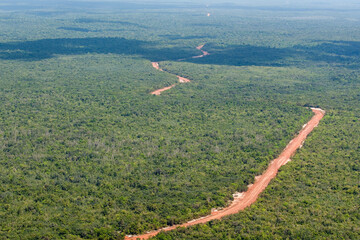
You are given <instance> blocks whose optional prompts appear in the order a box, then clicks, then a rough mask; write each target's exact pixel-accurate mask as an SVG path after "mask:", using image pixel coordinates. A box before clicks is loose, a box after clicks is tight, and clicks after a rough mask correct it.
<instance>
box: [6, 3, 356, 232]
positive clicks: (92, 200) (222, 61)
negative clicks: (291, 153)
mask: <svg viewBox="0 0 360 240" xmlns="http://www.w3.org/2000/svg"><path fill="white" fill-rule="evenodd" d="M62 10H63V9H58V10H53V12H46V11H43V12H42V13H41V14H40V13H39V12H37V11H35V10H27V11H19V12H7V11H4V12H0V20H1V21H0V29H1V35H0V69H1V73H0V99H1V101H2V104H0V143H1V144H0V222H1V224H0V238H1V239H7V238H10V239H40V238H41V239H122V238H123V237H124V235H125V234H138V233H141V232H146V231H148V230H152V229H157V228H161V227H164V226H166V225H173V224H177V223H181V222H185V221H187V220H189V219H193V218H196V217H199V216H202V215H206V214H208V213H209V212H210V210H211V209H212V208H216V207H222V206H225V205H226V204H227V203H228V201H229V200H231V199H232V193H234V192H235V191H244V190H245V189H246V187H247V185H248V184H250V183H251V182H252V181H253V180H254V176H256V175H259V174H261V172H262V171H263V170H264V169H265V168H266V167H267V165H268V163H269V162H270V161H271V160H272V159H273V158H274V157H276V156H277V155H278V154H279V153H280V151H281V150H282V149H283V148H284V147H285V146H286V144H287V143H288V142H289V141H290V139H291V138H292V137H293V136H294V135H295V134H296V133H297V132H298V131H299V130H300V129H301V126H302V125H303V124H304V123H306V122H307V121H308V119H309V118H310V117H311V116H312V113H311V111H310V110H309V109H307V108H305V107H304V106H306V107H308V106H321V107H322V108H325V109H326V110H327V111H328V115H327V116H326V118H325V120H324V121H323V122H322V123H321V125H320V126H319V128H317V129H316V131H315V132H314V133H313V134H312V135H311V138H310V139H309V141H307V142H306V144H305V145H304V148H303V149H302V150H301V151H300V152H299V154H298V155H296V156H295V158H294V159H293V160H294V161H293V162H292V163H290V164H289V165H287V166H286V167H285V168H284V171H282V172H281V173H280V174H279V178H278V179H276V180H275V181H274V182H273V183H272V184H271V186H270V188H269V189H268V190H267V191H266V192H265V193H264V194H263V195H262V197H261V199H260V200H259V202H258V203H256V204H255V205H253V206H252V207H251V208H249V209H248V210H246V211H245V212H243V213H240V214H237V215H234V216H231V217H228V218H227V219H226V220H224V221H221V222H219V221H215V222H211V223H209V224H206V225H200V226H196V227H194V228H191V229H180V230H178V231H175V232H171V233H162V234H160V235H159V236H158V237H157V238H159V239H174V238H175V239H176V238H178V239H184V238H188V239H190V238H200V239H236V238H271V237H273V238H287V237H288V238H316V237H319V238H337V237H344V238H358V235H356V234H357V232H359V231H358V226H359V225H360V224H359V215H358V211H356V210H358V208H356V206H358V204H357V203H358V202H357V201H358V199H359V197H358V196H359V186H358V184H356V181H357V180H356V176H358V175H359V159H358V157H359V154H358V148H357V147H358V146H359V127H358V124H357V123H358V119H359V116H358V113H359V109H358V103H359V100H360V99H359V79H360V78H359V70H358V66H359V64H358V54H359V53H358V43H357V42H356V41H354V40H355V39H358V37H359V35H360V33H359V32H358V31H355V30H354V29H357V28H356V26H357V25H356V24H355V23H353V22H351V21H349V20H346V19H343V20H342V21H338V22H334V21H332V20H331V19H330V20H329V19H327V20H321V21H315V22H311V23H312V24H311V25H310V24H309V21H308V20H306V18H305V20H304V19H301V17H300V18H299V19H292V18H291V17H289V16H292V14H293V12H291V13H287V12H285V13H282V14H283V16H277V14H278V13H277V12H272V11H269V12H267V17H268V18H266V19H267V20H266V21H264V16H263V11H256V10H254V11H244V10H241V9H235V10H229V9H222V10H218V13H217V16H216V17H214V18H212V17H211V18H207V17H206V16H205V15H204V16H203V15H202V14H199V13H197V12H194V11H193V10H192V9H186V8H185V9H171V10H169V9H167V10H159V12H158V11H153V10H146V9H143V10H137V11H134V10H131V11H130V10H126V11H125V10H124V11H121V12H120V13H116V12H110V13H107V14H104V13H100V12H99V13H98V14H96V15H95V14H93V12H92V10H91V11H90V10H89V9H87V11H89V12H83V13H80V12H70V11H68V10H67V11H64V12H62ZM45 13H48V14H45ZM50 13H51V14H50ZM298 14H299V15H301V16H302V14H305V15H306V13H298ZM333 14H335V13H333ZM336 14H338V15H337V16H338V17H339V18H341V17H345V16H344V15H343V14H342V13H336ZM305 17H306V16H305ZM346 17H349V16H346ZM284 19H287V21H286V22H284ZM314 29H315V30H319V31H316V32H315V31H314ZM349 29H351V35H349V34H348V32H349ZM205 42H209V43H211V44H207V45H205V50H208V51H209V52H210V53H212V55H210V56H208V57H207V58H203V59H192V58H191V56H193V55H198V54H199V51H198V50H196V49H195V47H196V46H198V45H200V44H203V43H205ZM179 58H186V59H185V60H184V61H182V62H179V61H174V60H176V59H179ZM159 60H169V61H167V62H161V67H163V68H164V69H166V70H167V71H169V72H171V73H174V74H179V75H181V76H184V77H188V78H190V79H191V80H192V82H191V83H190V84H181V85H180V84H177V85H176V87H175V88H173V89H171V90H169V91H166V92H164V93H162V95H161V96H160V97H159V96H153V95H150V94H149V93H150V92H151V91H153V90H155V89H158V88H161V87H164V86H168V85H171V84H174V83H176V82H177V79H176V77H175V76H174V75H172V74H169V73H166V72H160V71H156V70H155V69H153V68H152V67H151V64H150V61H159ZM170 60H171V61H170ZM215 64H216V65H215ZM344 117H345V118H344ZM319 150H322V152H323V153H324V154H320V151H319ZM349 206H350V207H349ZM294 216H297V217H296V218H295V217H294ZM185 236H186V237H185Z"/></svg>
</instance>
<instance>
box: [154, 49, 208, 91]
mask: <svg viewBox="0 0 360 240" xmlns="http://www.w3.org/2000/svg"><path fill="white" fill-rule="evenodd" d="M204 45H205V44H203V45H200V46H197V47H196V49H198V50H200V51H201V52H202V53H203V54H201V55H199V56H193V57H192V58H202V57H205V56H207V55H210V54H209V53H208V52H206V51H204V50H202V48H203V47H204ZM180 60H183V59H180ZM151 64H152V66H153V68H155V69H157V70H159V71H162V72H164V70H163V69H161V68H160V65H159V63H158V62H152V63H151ZM176 77H177V78H178V79H179V82H180V83H188V82H191V80H190V79H187V78H184V77H181V76H176ZM175 86H176V84H173V85H171V86H168V87H164V88H160V89H157V90H155V91H153V92H151V94H153V95H160V94H161V93H162V92H163V91H166V90H169V89H171V88H173V87H175Z"/></svg>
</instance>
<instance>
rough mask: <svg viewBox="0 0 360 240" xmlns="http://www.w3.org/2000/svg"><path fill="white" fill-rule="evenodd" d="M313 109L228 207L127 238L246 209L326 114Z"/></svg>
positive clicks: (155, 232)
mask: <svg viewBox="0 0 360 240" xmlns="http://www.w3.org/2000/svg"><path fill="white" fill-rule="evenodd" d="M311 110H312V111H313V113H314V116H313V117H312V118H311V119H310V121H309V122H308V123H307V124H305V125H304V126H303V129H302V130H301V131H300V132H299V134H298V135H297V136H296V137H295V138H293V139H292V140H291V141H290V143H289V144H288V145H287V146H286V147H285V149H284V150H283V151H282V153H281V154H280V155H279V157H278V158H276V159H274V160H273V161H272V162H271V163H270V165H269V167H268V168H267V169H266V170H265V172H264V173H263V174H262V175H260V176H257V177H255V182H254V184H252V185H249V186H248V190H247V191H246V192H243V193H239V194H234V200H233V201H232V203H231V204H230V205H229V206H228V207H226V208H224V209H222V210H219V211H214V212H212V213H211V214H210V215H207V216H205V217H201V218H199V219H194V220H191V221H189V222H187V223H184V224H179V225H174V226H171V227H166V228H162V229H159V230H155V231H151V232H148V233H145V234H142V235H138V236H126V237H125V239H126V240H135V239H148V238H150V237H153V236H155V235H157V234H158V233H160V232H161V231H170V230H174V229H176V228H178V227H188V226H192V225H196V224H200V223H206V222H209V221H211V220H214V219H221V218H222V217H224V216H228V215H231V214H235V213H238V212H239V211H241V210H244V209H245V208H246V207H249V206H250V205H251V204H253V203H254V202H255V201H256V199H257V198H258V197H259V194H260V193H261V192H262V191H264V189H265V188H266V187H267V186H268V184H269V183H270V181H271V180H272V179H273V178H275V176H276V174H277V172H278V170H279V168H280V167H281V166H283V165H285V164H286V163H287V162H288V161H290V157H291V156H293V155H294V154H295V152H296V150H297V149H298V148H299V147H301V146H302V144H303V142H304V141H305V139H306V137H307V136H308V134H309V133H311V132H312V130H313V129H314V128H315V127H316V126H317V125H318V124H319V122H320V120H321V119H322V118H323V117H324V115H325V111H324V110H322V109H320V108H312V109H311Z"/></svg>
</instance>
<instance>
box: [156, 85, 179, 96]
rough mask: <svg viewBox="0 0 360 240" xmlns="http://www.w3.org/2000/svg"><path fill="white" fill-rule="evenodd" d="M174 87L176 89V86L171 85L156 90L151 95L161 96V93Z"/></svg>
mask: <svg viewBox="0 0 360 240" xmlns="http://www.w3.org/2000/svg"><path fill="white" fill-rule="evenodd" d="M173 87H175V84H173V85H171V86H168V87H164V88H161V89H158V90H155V91H153V92H151V94H154V95H160V94H161V92H163V91H166V90H169V89H170V88H173Z"/></svg>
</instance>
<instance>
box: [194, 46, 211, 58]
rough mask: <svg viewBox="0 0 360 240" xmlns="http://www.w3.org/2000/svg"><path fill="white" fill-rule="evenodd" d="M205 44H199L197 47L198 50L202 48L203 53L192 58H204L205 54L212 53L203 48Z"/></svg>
mask: <svg viewBox="0 0 360 240" xmlns="http://www.w3.org/2000/svg"><path fill="white" fill-rule="evenodd" d="M204 46H205V44H203V45H200V46H197V47H196V49H197V50H200V51H201V52H202V54H201V55H199V56H193V57H192V58H202V57H205V56H207V55H210V53H208V52H207V51H204V50H202V48H203V47H204Z"/></svg>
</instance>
